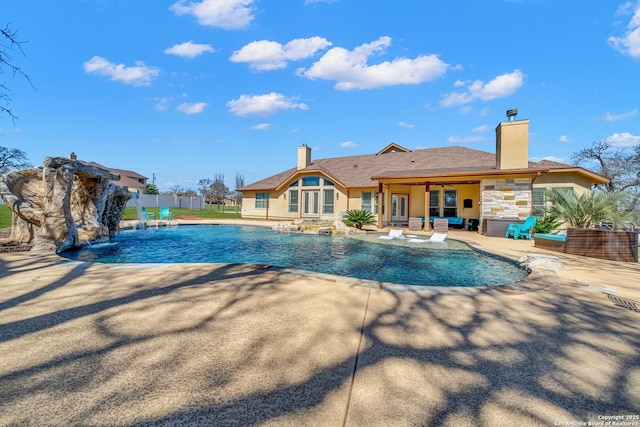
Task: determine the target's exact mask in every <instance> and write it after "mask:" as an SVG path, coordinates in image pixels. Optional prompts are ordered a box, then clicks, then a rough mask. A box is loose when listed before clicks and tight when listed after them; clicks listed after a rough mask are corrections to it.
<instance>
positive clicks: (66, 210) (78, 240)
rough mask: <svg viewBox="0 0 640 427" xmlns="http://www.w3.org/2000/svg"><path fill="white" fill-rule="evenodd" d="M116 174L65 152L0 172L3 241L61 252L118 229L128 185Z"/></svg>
mask: <svg viewBox="0 0 640 427" xmlns="http://www.w3.org/2000/svg"><path fill="white" fill-rule="evenodd" d="M119 179H120V176H119V175H116V174H113V173H111V172H110V171H108V170H106V169H103V168H100V167H96V166H92V165H88V164H86V163H83V162H82V161H79V160H75V159H67V158H65V157H47V158H46V159H45V160H44V166H39V167H34V168H30V169H25V170H21V171H16V172H10V173H8V174H6V175H4V176H2V177H0V196H1V197H2V199H3V200H4V202H5V204H6V205H7V206H8V207H9V208H11V210H12V211H13V217H12V224H11V236H10V237H9V238H8V239H7V241H6V243H12V244H29V245H32V246H33V248H32V251H50V252H53V251H55V252H61V251H64V250H66V249H69V248H72V247H75V246H81V245H84V244H87V243H90V242H95V241H100V240H105V239H108V238H109V236H111V235H113V234H115V233H117V232H118V227H119V224H120V220H121V219H122V215H123V213H124V208H125V205H126V204H127V201H128V200H129V198H130V197H131V195H130V194H129V191H128V189H127V187H125V186H122V185H117V184H116V183H115V182H114V181H117V180H119Z"/></svg>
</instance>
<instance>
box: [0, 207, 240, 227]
mask: <svg viewBox="0 0 640 427" xmlns="http://www.w3.org/2000/svg"><path fill="white" fill-rule="evenodd" d="M224 208H225V209H224V210H222V209H220V210H218V207H217V206H214V207H213V210H209V209H202V210H191V209H179V208H171V209H170V211H171V213H172V214H173V216H174V217H178V216H182V215H195V216H198V217H200V218H202V219H221V218H227V219H236V218H240V214H239V213H235V208H234V207H233V206H225V207H224ZM147 212H153V213H155V214H156V218H158V215H159V214H160V208H149V209H147ZM11 214H12V212H11V209H9V208H8V207H7V206H5V205H0V229H3V228H9V227H11ZM122 219H138V213H137V211H136V208H125V210H124V216H123V217H122Z"/></svg>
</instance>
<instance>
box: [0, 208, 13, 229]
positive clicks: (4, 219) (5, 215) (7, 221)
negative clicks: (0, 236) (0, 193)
mask: <svg viewBox="0 0 640 427" xmlns="http://www.w3.org/2000/svg"><path fill="white" fill-rule="evenodd" d="M9 227H11V209H9V208H8V207H7V206H5V205H0V229H3V228H9Z"/></svg>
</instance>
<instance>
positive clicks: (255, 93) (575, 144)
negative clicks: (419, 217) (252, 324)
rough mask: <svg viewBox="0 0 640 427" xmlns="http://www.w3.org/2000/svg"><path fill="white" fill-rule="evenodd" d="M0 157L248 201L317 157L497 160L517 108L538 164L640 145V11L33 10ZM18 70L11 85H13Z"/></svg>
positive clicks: (493, 5)
mask: <svg viewBox="0 0 640 427" xmlns="http://www.w3.org/2000/svg"><path fill="white" fill-rule="evenodd" d="M2 3H3V4H2V12H0V17H1V19H0V25H2V26H3V27H4V25H5V24H6V23H11V29H13V30H17V31H18V39H19V40H21V41H23V42H24V43H23V45H22V47H23V50H24V52H25V55H26V56H23V55H22V54H21V53H20V52H16V51H14V52H12V56H13V63H14V64H15V65H18V66H20V67H21V68H22V69H23V71H24V72H26V73H27V74H28V75H29V77H30V78H31V81H32V84H33V88H32V87H31V86H30V85H29V84H28V83H27V82H25V81H24V79H21V78H19V77H12V76H11V75H10V74H7V73H6V72H5V73H4V74H2V75H0V79H2V80H1V81H2V82H3V83H4V84H5V85H6V86H8V87H9V88H10V89H11V91H12V94H11V104H10V105H9V107H10V108H11V109H12V110H13V112H14V113H15V115H16V116H18V117H19V120H18V121H16V122H15V124H14V123H13V122H12V121H11V120H10V119H9V118H8V117H4V116H2V117H0V145H2V146H5V147H11V148H19V149H21V150H23V151H25V152H26V154H27V156H28V157H29V160H30V161H31V162H32V163H33V164H35V165H39V164H42V161H43V160H44V157H46V156H67V155H68V154H69V153H70V152H75V153H77V155H78V157H79V158H80V159H82V160H87V161H95V162H98V163H101V164H104V165H107V166H109V167H114V168H121V169H130V170H135V171H137V172H139V173H141V174H143V175H145V176H148V177H149V178H150V180H149V181H150V182H151V179H152V177H153V176H154V174H155V183H156V185H158V186H159V188H160V189H161V190H168V189H169V188H170V187H172V186H175V185H179V186H181V187H183V188H193V189H197V182H198V180H199V179H201V178H213V177H214V175H216V174H224V175H225V180H226V183H227V185H228V186H229V187H231V188H233V186H234V184H235V176H236V174H237V173H240V174H242V175H244V178H245V183H246V184H249V183H251V182H254V181H257V180H259V179H262V178H265V177H267V176H269V175H272V174H274V173H277V172H280V171H282V170H285V169H288V168H290V167H293V166H294V165H295V162H296V147H298V146H299V145H301V144H303V143H305V144H307V145H309V146H310V147H312V148H313V153H312V157H313V158H326V157H338V156H347V155H358V154H370V153H375V152H377V151H379V150H380V149H382V148H383V147H385V146H386V145H388V144H389V143H391V142H395V143H397V144H400V145H402V146H404V147H407V148H409V149H418V148H430V147H442V146H452V145H461V146H465V147H469V148H474V149H479V150H484V151H490V152H494V151H495V127H496V126H497V125H498V123H499V122H501V121H503V120H505V111H506V110H507V109H510V108H518V110H519V114H518V118H519V119H525V118H526V119H530V120H531V123H530V140H529V141H530V146H529V156H530V158H531V159H532V160H539V159H542V158H549V159H552V160H556V161H561V162H566V163H570V162H571V155H572V154H573V153H575V152H577V151H579V150H580V149H582V148H585V147H588V146H590V145H591V143H592V142H593V141H597V140H609V141H610V142H611V143H612V144H614V145H615V146H617V147H620V148H624V147H629V146H631V145H633V144H638V143H639V142H640V114H639V113H638V109H639V108H640V96H639V94H640V1H633V2H623V1H615V0H611V1H601V0H586V1H582V2H577V3H576V2H575V1H569V0H559V1H558V0H555V1H552V0H520V1H518V0H486V1H473V0H467V1H461V0H460V1H454V0H451V1H422V0H420V1H418V0H413V1H412V0H407V1H402V2H395V1H388V0H387V1H382V0H366V1H365V0H202V1H189V0H182V1H175V0H170V1H163V0H60V1H53V0H21V1H19V2H18V1H8V0H5V1H3V2H2ZM5 71H6V70H5Z"/></svg>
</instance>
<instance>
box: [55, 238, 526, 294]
mask: <svg viewBox="0 0 640 427" xmlns="http://www.w3.org/2000/svg"><path fill="white" fill-rule="evenodd" d="M61 255H62V256H64V257H67V258H70V259H74V260H79V261H90V262H102V263H200V262H204V263H246V264H268V265H273V266H279V267H293V268H299V269H303V270H310V271H316V272H321V273H329V274H336V275H340V276H347V277H355V278H359V279H367V280H375V281H380V282H390V283H397V284H405V285H417V286H492V285H500V284H507V283H513V282H516V281H518V280H521V279H523V278H524V277H525V276H526V274H527V272H526V271H525V270H524V269H522V268H521V267H520V266H518V265H517V264H516V263H514V262H512V261H509V260H506V259H503V258H500V257H494V256H490V255H487V254H485V253H482V252H479V251H476V250H473V249H472V248H470V247H469V246H468V245H466V244H465V243H462V242H456V241H453V240H447V241H446V242H445V243H420V244H412V243H407V242H406V241H405V242H403V241H399V240H393V241H385V243H381V241H380V240H378V239H377V236H376V235H373V236H372V235H356V237H350V236H340V235H330V236H324V235H309V234H301V233H283V232H277V231H273V230H271V229H268V228H265V227H260V226H245V225H242V226H240V225H212V226H207V225H193V226H189V225H181V226H178V227H162V228H148V229H146V230H135V231H123V232H121V233H120V234H118V235H117V236H115V237H114V238H113V239H112V240H111V241H109V242H106V243H99V244H93V245H90V246H85V247H83V248H79V249H73V250H69V251H65V252H63V253H61Z"/></svg>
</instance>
